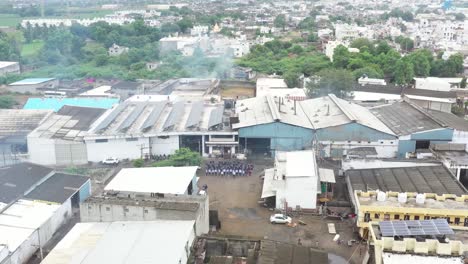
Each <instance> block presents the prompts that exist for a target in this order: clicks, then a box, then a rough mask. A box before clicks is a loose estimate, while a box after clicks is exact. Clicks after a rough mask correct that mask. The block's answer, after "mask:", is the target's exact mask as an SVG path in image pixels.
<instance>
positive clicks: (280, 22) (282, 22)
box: [273, 14, 286, 30]
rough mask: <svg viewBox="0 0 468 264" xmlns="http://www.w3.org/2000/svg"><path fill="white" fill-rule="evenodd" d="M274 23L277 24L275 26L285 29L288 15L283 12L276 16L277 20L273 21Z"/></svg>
mask: <svg viewBox="0 0 468 264" xmlns="http://www.w3.org/2000/svg"><path fill="white" fill-rule="evenodd" d="M273 24H274V25H275V27H277V28H281V29H283V30H284V28H285V27H286V16H285V15H283V14H281V15H278V16H276V18H275V20H274V21H273Z"/></svg>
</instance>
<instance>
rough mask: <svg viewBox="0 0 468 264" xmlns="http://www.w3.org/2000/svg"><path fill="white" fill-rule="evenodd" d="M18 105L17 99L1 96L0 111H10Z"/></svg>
mask: <svg viewBox="0 0 468 264" xmlns="http://www.w3.org/2000/svg"><path fill="white" fill-rule="evenodd" d="M15 104H16V101H15V99H13V97H11V96H9V95H4V96H0V109H10V108H13V106H14V105H15Z"/></svg>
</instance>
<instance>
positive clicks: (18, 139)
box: [0, 109, 52, 166]
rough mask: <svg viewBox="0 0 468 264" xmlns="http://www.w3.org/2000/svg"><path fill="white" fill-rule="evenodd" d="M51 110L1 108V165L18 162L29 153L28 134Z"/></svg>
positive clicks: (50, 113)
mask: <svg viewBox="0 0 468 264" xmlns="http://www.w3.org/2000/svg"><path fill="white" fill-rule="evenodd" d="M50 115H52V111H49V110H21V109H20V110H18V109H1V110H0V124H1V125H0V155H1V157H0V166H5V165H10V164H14V163H18V162H20V160H21V157H23V156H24V155H26V154H27V152H28V148H27V141H26V137H27V135H28V134H29V133H30V132H31V131H33V130H34V129H35V128H37V127H38V126H39V125H40V124H41V123H42V122H43V121H44V120H46V119H47V117H48V116H50Z"/></svg>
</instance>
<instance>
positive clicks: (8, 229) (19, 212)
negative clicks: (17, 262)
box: [0, 200, 60, 252]
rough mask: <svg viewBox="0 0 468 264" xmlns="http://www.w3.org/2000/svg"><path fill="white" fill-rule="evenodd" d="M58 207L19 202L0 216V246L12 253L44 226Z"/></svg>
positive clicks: (40, 203)
mask: <svg viewBox="0 0 468 264" xmlns="http://www.w3.org/2000/svg"><path fill="white" fill-rule="evenodd" d="M59 208H60V205H57V204H49V203H44V202H36V201H30V200H19V201H17V202H15V203H14V204H12V205H11V206H10V207H8V209H6V210H5V211H3V212H2V213H1V214H0V234H2V235H1V236H0V244H4V245H7V246H8V250H9V251H10V252H14V251H15V250H16V249H17V248H18V247H19V246H20V245H21V244H22V243H23V242H24V241H26V240H27V239H28V238H29V237H30V236H31V234H32V233H33V232H35V231H36V230H37V228H39V227H40V226H42V225H43V224H44V222H46V221H47V220H48V219H49V218H50V217H52V215H53V214H54V213H55V211H57V210H58V209H59Z"/></svg>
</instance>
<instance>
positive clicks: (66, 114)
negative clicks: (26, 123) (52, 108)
mask: <svg viewBox="0 0 468 264" xmlns="http://www.w3.org/2000/svg"><path fill="white" fill-rule="evenodd" d="M105 111H106V110H105V109H101V108H90V107H78V106H68V105H65V106H63V107H62V108H61V109H60V110H59V111H58V112H57V113H56V114H53V115H51V116H50V117H49V118H47V119H46V120H45V121H44V122H43V123H42V124H41V125H40V126H39V127H38V128H36V129H35V130H34V131H33V132H31V133H30V134H29V135H28V137H43V138H52V139H64V140H81V139H82V137H83V135H84V134H85V133H86V132H87V131H88V130H89V128H90V127H91V125H92V124H93V123H94V121H96V120H97V119H98V118H99V117H100V116H101V115H102V114H103V113H104V112H105Z"/></svg>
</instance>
